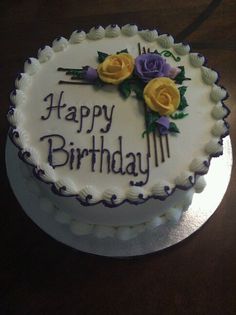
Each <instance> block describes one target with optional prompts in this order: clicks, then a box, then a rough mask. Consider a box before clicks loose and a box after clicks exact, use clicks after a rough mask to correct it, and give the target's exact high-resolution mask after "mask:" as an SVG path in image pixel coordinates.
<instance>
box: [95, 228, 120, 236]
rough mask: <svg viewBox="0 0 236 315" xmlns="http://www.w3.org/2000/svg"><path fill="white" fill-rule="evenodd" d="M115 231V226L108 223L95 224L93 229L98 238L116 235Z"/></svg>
mask: <svg viewBox="0 0 236 315" xmlns="http://www.w3.org/2000/svg"><path fill="white" fill-rule="evenodd" d="M115 233H116V230H115V228H113V227H111V226H106V225H95V226H94V229H93V235H94V236H96V237H97V238H105V237H114V236H115Z"/></svg>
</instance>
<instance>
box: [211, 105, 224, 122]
mask: <svg viewBox="0 0 236 315" xmlns="http://www.w3.org/2000/svg"><path fill="white" fill-rule="evenodd" d="M227 114H228V111H227V109H226V108H225V107H224V106H222V104H221V103H218V104H216V105H215V106H214V107H213V109H212V116H213V117H214V118H215V119H221V118H224V117H225V116H226V115H227Z"/></svg>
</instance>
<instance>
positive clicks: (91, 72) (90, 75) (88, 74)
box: [83, 66, 98, 82]
mask: <svg viewBox="0 0 236 315" xmlns="http://www.w3.org/2000/svg"><path fill="white" fill-rule="evenodd" d="M83 70H84V74H83V75H84V79H85V80H86V81H88V82H93V81H95V80H96V79H97V78H98V73H97V70H96V69H94V68H92V67H89V66H85V67H83Z"/></svg>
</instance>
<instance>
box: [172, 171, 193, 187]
mask: <svg viewBox="0 0 236 315" xmlns="http://www.w3.org/2000/svg"><path fill="white" fill-rule="evenodd" d="M193 180H194V174H193V173H192V172H189V171H184V172H182V173H181V175H180V176H178V177H177V178H176V181H175V183H176V185H178V186H181V187H186V188H187V187H191V186H192V185H193Z"/></svg>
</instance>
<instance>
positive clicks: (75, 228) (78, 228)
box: [70, 220, 94, 235]
mask: <svg viewBox="0 0 236 315" xmlns="http://www.w3.org/2000/svg"><path fill="white" fill-rule="evenodd" d="M93 227H94V226H93V225H92V224H87V223H82V222H78V221H75V220H72V221H71V223H70V230H71V232H72V233H73V234H75V235H88V234H90V233H91V232H92V230H93Z"/></svg>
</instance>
